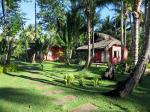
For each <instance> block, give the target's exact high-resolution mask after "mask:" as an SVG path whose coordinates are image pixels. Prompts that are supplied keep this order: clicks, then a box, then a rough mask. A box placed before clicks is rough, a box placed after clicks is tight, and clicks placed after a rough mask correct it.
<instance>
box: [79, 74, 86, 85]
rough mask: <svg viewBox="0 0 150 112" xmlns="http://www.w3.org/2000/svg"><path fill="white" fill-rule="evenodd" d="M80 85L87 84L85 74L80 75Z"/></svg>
mask: <svg viewBox="0 0 150 112" xmlns="http://www.w3.org/2000/svg"><path fill="white" fill-rule="evenodd" d="M79 85H80V86H85V78H84V76H83V75H80V77H79Z"/></svg>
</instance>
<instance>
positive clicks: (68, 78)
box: [64, 75, 75, 86]
mask: <svg viewBox="0 0 150 112" xmlns="http://www.w3.org/2000/svg"><path fill="white" fill-rule="evenodd" d="M74 79H75V77H74V75H65V77H64V80H65V84H66V86H70V85H72V84H73V82H74Z"/></svg>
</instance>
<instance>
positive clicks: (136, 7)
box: [133, 0, 142, 65]
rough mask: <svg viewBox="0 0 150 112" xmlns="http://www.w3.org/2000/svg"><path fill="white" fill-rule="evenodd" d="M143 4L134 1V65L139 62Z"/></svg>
mask: <svg viewBox="0 0 150 112" xmlns="http://www.w3.org/2000/svg"><path fill="white" fill-rule="evenodd" d="M141 4H142V0H134V7H133V11H134V12H133V14H134V22H135V23H134V64H135V65H136V64H137V62H138V49H139V35H140V34H139V27H140V21H141V15H142V14H141Z"/></svg>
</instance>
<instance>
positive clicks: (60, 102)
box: [54, 95, 76, 106]
mask: <svg viewBox="0 0 150 112" xmlns="http://www.w3.org/2000/svg"><path fill="white" fill-rule="evenodd" d="M75 99H76V96H73V95H69V96H65V97H63V98H60V99H57V100H56V101H54V104H56V105H61V106H63V105H65V104H66V103H68V102H70V101H72V100H75Z"/></svg>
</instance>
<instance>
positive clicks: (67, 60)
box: [65, 49, 72, 65]
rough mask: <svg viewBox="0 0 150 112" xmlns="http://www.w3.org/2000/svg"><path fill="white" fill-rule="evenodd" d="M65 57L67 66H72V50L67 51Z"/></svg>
mask: <svg viewBox="0 0 150 112" xmlns="http://www.w3.org/2000/svg"><path fill="white" fill-rule="evenodd" d="M65 57H66V62H65V63H66V64H67V65H70V60H71V58H72V49H66V50H65Z"/></svg>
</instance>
